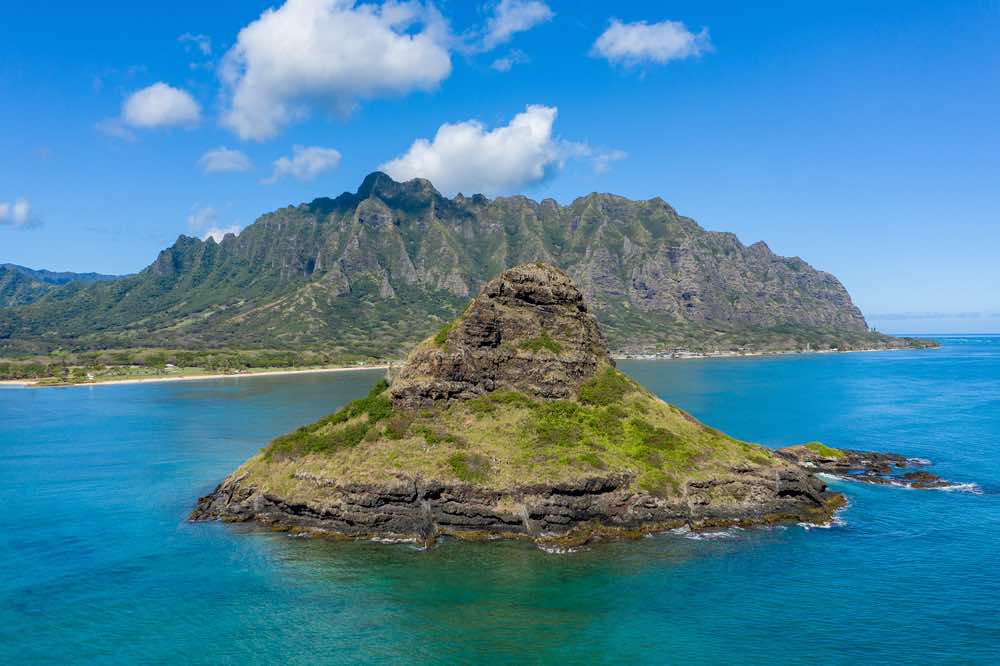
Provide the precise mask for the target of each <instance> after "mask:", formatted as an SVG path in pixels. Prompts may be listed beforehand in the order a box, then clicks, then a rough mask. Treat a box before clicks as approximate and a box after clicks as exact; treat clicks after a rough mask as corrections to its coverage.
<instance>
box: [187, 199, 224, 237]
mask: <svg viewBox="0 0 1000 666" xmlns="http://www.w3.org/2000/svg"><path fill="white" fill-rule="evenodd" d="M218 220H219V214H218V213H217V212H215V209H214V208H212V207H211V206H199V205H197V204H195V205H194V206H193V207H192V208H191V213H190V214H189V215H188V218H187V223H188V226H189V227H191V228H192V229H194V230H195V231H201V230H203V229H206V228H209V227H213V226H215V225H216V224H217V222H218Z"/></svg>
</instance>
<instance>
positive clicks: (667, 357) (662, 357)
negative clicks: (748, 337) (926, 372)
mask: <svg viewBox="0 0 1000 666" xmlns="http://www.w3.org/2000/svg"><path fill="white" fill-rule="evenodd" d="M917 349H924V348H923V347H874V348H871V349H810V350H808V351H806V350H801V349H787V350H784V351H756V352H733V351H719V352H680V353H677V352H674V353H670V354H622V353H612V354H611V358H613V359H615V360H616V361H691V360H699V359H709V358H758V357H761V356H805V355H812V354H860V353H865V354H867V353H871V352H891V351H912V350H917ZM927 349H933V347H928V348H927Z"/></svg>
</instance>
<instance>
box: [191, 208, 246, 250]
mask: <svg viewBox="0 0 1000 666" xmlns="http://www.w3.org/2000/svg"><path fill="white" fill-rule="evenodd" d="M187 224H188V227H190V228H191V230H192V231H194V232H195V233H197V234H199V235H200V236H201V239H202V240H208V239H209V238H212V239H214V240H215V242H216V243H221V242H222V239H223V238H225V237H226V234H236V235H239V233H240V229H241V227H240V225H238V224H231V225H229V226H226V227H223V226H220V225H219V213H218V212H217V211H216V210H215V209H214V208H212V207H211V206H199V205H197V204H195V205H194V206H192V208H191V213H190V214H188V218H187Z"/></svg>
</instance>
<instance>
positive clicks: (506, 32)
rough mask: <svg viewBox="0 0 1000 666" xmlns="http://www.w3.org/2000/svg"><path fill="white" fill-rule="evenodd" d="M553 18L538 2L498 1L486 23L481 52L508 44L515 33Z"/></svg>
mask: <svg viewBox="0 0 1000 666" xmlns="http://www.w3.org/2000/svg"><path fill="white" fill-rule="evenodd" d="M554 16H555V14H554V13H552V10H551V9H550V8H549V6H548V5H546V4H545V3H544V2H540V1H539V0H500V3H499V4H498V5H497V6H496V8H495V9H494V10H493V15H492V16H490V18H489V19H487V21H486V34H484V35H483V50H485V51H489V50H490V49H492V48H495V47H496V46H499V45H500V44H504V43H506V42H509V41H510V40H511V38H512V37H513V36H514V34H515V33H518V32H523V31H525V30H530V29H531V28H533V27H535V26H536V25H538V24H539V23H545V22H546V21H551V20H552V17H554ZM508 69H509V68H508Z"/></svg>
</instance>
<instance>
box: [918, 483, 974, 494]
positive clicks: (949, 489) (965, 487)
mask: <svg viewBox="0 0 1000 666" xmlns="http://www.w3.org/2000/svg"><path fill="white" fill-rule="evenodd" d="M928 490H942V491H944V492H946V493H971V494H972V495H982V494H983V489H982V488H980V487H979V485H978V484H975V483H953V484H951V485H949V486H941V487H940V488H928Z"/></svg>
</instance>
